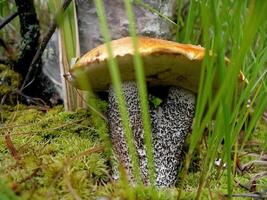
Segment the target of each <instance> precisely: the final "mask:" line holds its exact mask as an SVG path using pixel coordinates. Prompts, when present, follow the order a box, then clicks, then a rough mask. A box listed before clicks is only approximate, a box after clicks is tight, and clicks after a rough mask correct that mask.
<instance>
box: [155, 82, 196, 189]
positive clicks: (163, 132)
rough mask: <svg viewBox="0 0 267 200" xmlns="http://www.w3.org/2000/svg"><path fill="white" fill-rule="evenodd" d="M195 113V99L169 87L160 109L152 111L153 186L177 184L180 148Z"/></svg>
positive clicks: (178, 89)
mask: <svg viewBox="0 0 267 200" xmlns="http://www.w3.org/2000/svg"><path fill="white" fill-rule="evenodd" d="M194 112H195V95H194V94H193V93H192V92H190V91H188V90H185V89H182V88H175V87H171V88H170V89H169V93H168V96H167V99H166V100H165V102H164V103H163V105H162V106H161V107H159V108H158V109H157V110H154V111H152V112H151V113H152V119H153V120H152V127H153V144H154V160H155V168H156V174H157V179H156V184H157V186H160V187H170V186H173V185H174V184H175V183H176V181H177V176H178V167H179V165H180V161H181V157H182V151H183V146H184V143H185V139H186V136H187V134H188V132H189V131H190V128H191V125H192V122H193V117H194Z"/></svg>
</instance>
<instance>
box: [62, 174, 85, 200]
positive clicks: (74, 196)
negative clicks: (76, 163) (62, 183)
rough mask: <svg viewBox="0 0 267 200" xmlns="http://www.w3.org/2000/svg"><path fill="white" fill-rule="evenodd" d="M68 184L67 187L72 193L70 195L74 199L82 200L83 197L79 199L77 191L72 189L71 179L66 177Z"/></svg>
mask: <svg viewBox="0 0 267 200" xmlns="http://www.w3.org/2000/svg"><path fill="white" fill-rule="evenodd" d="M66 183H67V187H68V189H69V191H70V194H71V196H72V197H73V199H75V200H81V197H79V195H78V194H77V192H76V191H75V189H74V188H73V187H72V185H71V182H70V177H69V176H68V175H67V176H66Z"/></svg>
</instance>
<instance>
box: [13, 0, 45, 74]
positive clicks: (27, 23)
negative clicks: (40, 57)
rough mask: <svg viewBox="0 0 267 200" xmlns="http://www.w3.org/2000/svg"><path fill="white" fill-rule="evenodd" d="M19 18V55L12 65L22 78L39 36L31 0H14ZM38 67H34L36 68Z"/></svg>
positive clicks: (33, 53)
mask: <svg viewBox="0 0 267 200" xmlns="http://www.w3.org/2000/svg"><path fill="white" fill-rule="evenodd" d="M15 2H16V6H17V9H18V13H19V20H20V34H21V44H20V55H19V58H18V61H17V63H16V64H15V66H14V69H15V71H17V72H19V73H20V74H21V75H22V78H23V79H24V78H25V76H26V74H27V72H28V68H29V66H30V64H31V62H32V59H33V57H34V55H35V53H36V51H37V47H38V44H39V37H40V26H39V21H38V19H37V15H36V12H35V7H34V3H33V0H15ZM38 68H40V67H36V69H38Z"/></svg>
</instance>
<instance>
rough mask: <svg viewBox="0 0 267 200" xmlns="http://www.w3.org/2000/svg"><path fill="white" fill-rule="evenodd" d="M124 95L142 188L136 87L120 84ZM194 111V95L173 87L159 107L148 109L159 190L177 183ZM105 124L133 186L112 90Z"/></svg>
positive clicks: (143, 167)
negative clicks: (107, 125)
mask: <svg viewBox="0 0 267 200" xmlns="http://www.w3.org/2000/svg"><path fill="white" fill-rule="evenodd" d="M123 92H124V95H125V100H126V104H127V108H128V112H129V117H130V123H131V128H132V131H133V134H134V138H135V146H136V149H137V153H138V158H139V163H140V169H141V173H142V180H143V182H144V184H148V183H149V182H148V172H147V157H146V153H145V145H144V131H143V125H142V117H141V111H140V104H139V100H138V90H137V85H136V83H135V82H126V83H123ZM194 111H195V95H194V94H193V93H192V92H190V91H188V90H185V89H181V88H174V87H171V88H170V89H169V93H168V96H167V98H166V100H165V102H164V103H163V105H162V106H160V107H159V108H157V109H152V108H150V117H151V122H152V139H153V149H154V161H155V169H156V184H157V186H159V187H169V186H173V185H174V184H175V183H176V181H177V176H178V167H179V164H180V161H181V154H182V150H183V146H184V142H185V139H186V136H187V133H188V132H189V131H190V127H191V124H192V121H193V117H194ZM108 120H109V127H110V134H111V139H112V143H113V146H114V150H115V152H116V155H117V157H118V159H119V161H120V162H121V164H122V165H123V166H124V168H125V169H126V172H127V175H128V177H129V179H130V180H131V181H132V182H134V178H133V173H132V166H131V161H130V159H129V155H128V147H127V143H126V140H125V137H124V131H123V128H122V123H121V119H120V114H119V110H118V104H117V103H116V97H115V92H114V90H113V89H112V88H110V90H109V108H108Z"/></svg>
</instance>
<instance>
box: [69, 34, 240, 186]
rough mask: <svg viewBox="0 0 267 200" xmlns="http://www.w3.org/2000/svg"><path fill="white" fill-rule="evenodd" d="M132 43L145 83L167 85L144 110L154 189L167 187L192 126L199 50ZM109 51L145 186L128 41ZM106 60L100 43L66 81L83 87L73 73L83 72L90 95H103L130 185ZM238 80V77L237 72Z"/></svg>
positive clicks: (152, 40) (157, 42)
mask: <svg viewBox="0 0 267 200" xmlns="http://www.w3.org/2000/svg"><path fill="white" fill-rule="evenodd" d="M137 41H138V51H139V53H140V55H141V58H142V60H143V66H144V71H145V76H146V81H147V84H148V85H149V86H153V87H156V86H169V87H170V88H169V91H168V94H167V97H166V99H165V101H164V103H163V104H162V105H161V106H160V107H159V108H150V116H151V123H152V140H153V151H154V152H153V153H154V161H155V169H156V185H157V186H160V187H161V186H172V185H174V184H175V183H176V181H177V173H178V167H179V164H180V159H181V153H182V150H183V145H184V142H185V139H186V136H187V134H188V132H189V131H190V128H191V125H192V122H193V117H194V111H195V94H196V93H197V90H198V84H199V79H200V74H201V63H202V60H203V58H204V53H205V49H204V48H202V47H200V46H194V45H190V44H179V43H176V42H171V41H166V40H161V39H155V38H148V37H138V40H137ZM111 47H112V51H113V56H114V57H116V59H117V61H118V65H119V70H120V73H121V74H120V75H121V78H122V80H123V83H122V87H123V92H124V95H125V99H126V104H127V108H128V112H129V116H130V123H131V128H132V131H133V135H134V139H135V141H134V143H135V146H136V149H137V154H138V158H139V163H140V169H141V174H142V180H143V182H144V183H145V184H149V180H148V172H147V157H146V151H145V145H144V133H143V125H142V118H141V111H140V105H139V99H138V90H137V85H136V83H135V81H134V80H135V70H134V64H133V54H134V49H133V45H132V39H131V38H130V37H125V38H121V39H118V40H113V41H112V42H111ZM107 59H108V53H107V49H106V46H105V44H103V45H100V46H98V47H96V48H95V49H93V50H91V51H89V52H88V53H86V54H85V55H84V56H82V57H81V58H80V59H79V60H78V61H77V62H76V64H75V65H74V67H73V68H72V69H71V71H70V75H71V80H72V81H73V83H74V85H75V86H76V87H78V88H80V89H86V87H84V86H83V85H82V84H79V81H77V80H78V79H79V77H78V76H79V73H80V72H83V73H84V74H86V76H87V77H88V80H89V82H90V83H89V84H90V86H91V88H92V89H93V90H94V91H106V90H108V91H109V98H108V99H109V107H108V113H107V115H108V120H109V127H110V135H111V140H112V143H113V146H114V150H115V153H116V155H117V157H118V159H119V161H120V162H121V163H122V165H123V166H124V168H125V169H126V172H127V175H128V178H129V179H130V180H131V181H132V182H134V177H133V172H132V165H131V160H130V158H129V155H128V147H127V143H126V140H125V137H124V131H123V128H122V123H121V119H120V114H119V111H118V104H117V102H116V98H115V92H114V90H113V89H112V86H111V78H110V75H109V70H108V67H107ZM240 77H241V78H243V79H244V76H243V74H242V73H241V74H240ZM217 86H218V85H217V84H216V83H214V86H213V88H214V89H216V88H217ZM150 97H151V95H150Z"/></svg>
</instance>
